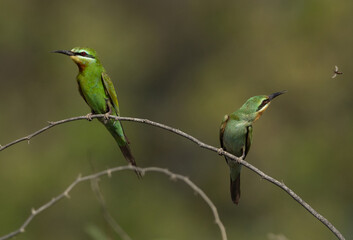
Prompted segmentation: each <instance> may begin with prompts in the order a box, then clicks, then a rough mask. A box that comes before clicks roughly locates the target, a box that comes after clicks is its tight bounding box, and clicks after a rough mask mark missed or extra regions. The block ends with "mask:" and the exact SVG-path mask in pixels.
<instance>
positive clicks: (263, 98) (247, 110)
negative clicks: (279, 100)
mask: <svg viewBox="0 0 353 240" xmlns="http://www.w3.org/2000/svg"><path fill="white" fill-rule="evenodd" d="M285 92H287V91H286V90H284V91H281V92H275V93H272V94H270V95H260V96H254V97H251V98H249V99H248V100H247V101H246V103H244V105H243V106H242V107H241V108H240V109H239V110H240V111H241V112H242V113H243V114H246V115H247V116H248V117H249V120H250V121H251V122H255V121H256V120H257V119H259V118H260V117H261V115H262V114H263V113H264V112H265V110H266V109H267V108H268V106H269V105H270V103H271V101H272V100H273V99H274V98H276V97H278V96H279V95H281V94H283V93H285Z"/></svg>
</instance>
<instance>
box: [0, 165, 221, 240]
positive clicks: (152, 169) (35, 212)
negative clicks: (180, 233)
mask: <svg viewBox="0 0 353 240" xmlns="http://www.w3.org/2000/svg"><path fill="white" fill-rule="evenodd" d="M124 170H133V171H135V170H137V171H139V172H142V174H144V173H147V172H158V173H163V174H165V175H167V176H169V177H170V179H173V180H175V179H178V180H181V181H183V182H184V183H186V185H188V186H189V187H190V188H192V189H193V190H194V191H195V192H196V193H198V194H199V195H200V196H201V198H202V199H203V200H204V201H205V202H206V203H207V205H208V206H209V207H210V208H211V210H212V213H213V216H214V218H215V223H216V224H217V225H218V227H219V230H220V232H221V236H222V240H227V235H226V231H225V228H224V226H223V223H222V222H221V220H220V218H219V215H218V212H217V208H216V207H215V205H214V204H213V202H212V201H211V200H210V199H209V198H208V197H207V195H206V194H205V193H204V192H203V191H202V190H201V189H200V188H199V187H198V186H197V185H196V184H195V183H193V182H192V181H191V180H190V179H189V178H187V177H185V176H183V175H180V174H175V173H173V172H171V171H169V170H168V169H163V168H158V167H147V168H138V167H134V166H132V165H128V166H119V167H115V168H109V169H107V170H104V171H101V172H97V173H94V174H91V175H87V176H84V177H81V176H80V175H79V176H78V178H77V179H76V180H75V181H74V182H73V183H71V184H70V185H69V186H68V187H67V188H66V189H65V191H64V192H63V193H61V194H60V195H58V196H57V197H55V198H53V199H52V200H50V201H49V202H47V203H46V204H44V205H42V206H41V207H39V208H38V209H37V210H35V209H34V208H32V210H31V215H30V216H29V217H28V218H27V219H26V221H25V222H24V223H23V224H22V226H21V227H20V228H19V229H17V230H16V231H14V232H11V233H9V234H7V235H5V236H2V237H0V240H6V239H10V238H12V237H14V236H16V235H18V234H20V233H23V232H24V231H25V229H26V227H27V226H28V224H29V223H30V222H31V221H32V220H33V218H34V217H35V216H37V215H38V214H40V213H41V212H43V211H44V210H46V209H48V208H49V207H51V206H53V205H54V204H55V203H57V202H58V201H59V200H61V199H63V198H64V197H65V196H67V195H68V194H69V193H70V191H71V190H72V189H73V188H74V187H75V186H76V185H77V184H79V183H81V182H85V181H90V180H94V179H97V178H99V177H101V176H104V175H107V176H108V177H109V175H110V174H111V173H113V172H120V171H124ZM128 239H129V238H128Z"/></svg>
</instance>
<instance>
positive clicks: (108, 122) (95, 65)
mask: <svg viewBox="0 0 353 240" xmlns="http://www.w3.org/2000/svg"><path fill="white" fill-rule="evenodd" d="M54 53H62V54H65V55H67V56H69V57H70V58H71V59H72V60H73V61H74V62H75V63H76V64H77V66H78V69H79V73H78V75H77V78H76V79H77V83H78V90H79V92H80V94H81V96H82V97H83V99H84V100H85V102H86V103H87V104H88V106H89V107H90V108H91V110H92V113H90V114H88V115H87V118H88V119H90V116H91V115H92V114H105V115H106V116H105V118H104V119H101V118H99V121H100V122H102V123H103V124H104V126H105V127H106V128H107V129H108V131H109V132H110V134H111V135H112V136H113V137H114V139H115V141H116V142H117V144H118V146H119V147H120V150H121V152H122V153H123V155H124V157H125V159H126V160H127V161H128V162H130V163H131V164H132V165H134V166H136V162H135V158H134V157H133V155H132V153H131V150H130V147H129V141H128V139H127V137H126V135H125V133H124V129H123V127H122V125H121V123H120V121H116V120H114V119H108V115H109V114H110V115H114V116H119V115H120V112H119V103H118V98H117V95H116V91H115V89H114V85H113V83H112V81H111V80H110V78H109V76H108V74H107V73H106V72H105V69H104V67H103V66H102V64H101V63H100V61H99V59H98V58H97V54H96V51H94V50H93V49H92V48H81V47H75V48H73V49H71V50H70V51H67V50H57V51H54ZM90 120H91V119H90ZM138 175H139V174H138Z"/></svg>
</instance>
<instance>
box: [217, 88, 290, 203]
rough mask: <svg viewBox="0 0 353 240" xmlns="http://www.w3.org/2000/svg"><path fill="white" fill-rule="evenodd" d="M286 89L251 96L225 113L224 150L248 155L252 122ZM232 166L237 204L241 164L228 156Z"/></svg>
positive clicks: (221, 129) (234, 196)
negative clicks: (227, 113) (231, 111)
mask: <svg viewBox="0 0 353 240" xmlns="http://www.w3.org/2000/svg"><path fill="white" fill-rule="evenodd" d="M285 92H286V91H281V92H276V93H273V94H270V95H268V96H267V95H260V96H255V97H251V98H250V99H248V100H247V101H246V102H245V104H244V105H243V106H242V107H241V108H239V109H238V110H236V111H235V112H233V113H232V114H230V115H225V116H224V118H223V121H222V124H221V128H220V135H219V137H220V142H221V147H222V148H223V150H225V151H227V152H229V153H231V154H233V155H235V156H236V157H242V156H243V157H244V158H245V157H246V155H247V154H248V152H249V149H250V146H251V141H252V124H253V123H254V122H255V121H256V120H257V119H259V118H260V116H261V115H262V114H263V113H264V111H265V110H266V109H267V107H268V106H269V105H270V102H271V101H272V100H273V99H274V98H275V97H277V96H279V95H281V94H283V93H285ZM226 162H227V164H228V166H229V168H230V194H231V198H232V201H233V202H234V203H235V204H238V203H239V199H240V170H241V166H242V165H241V164H239V163H237V162H236V161H235V160H232V159H229V158H227V157H226Z"/></svg>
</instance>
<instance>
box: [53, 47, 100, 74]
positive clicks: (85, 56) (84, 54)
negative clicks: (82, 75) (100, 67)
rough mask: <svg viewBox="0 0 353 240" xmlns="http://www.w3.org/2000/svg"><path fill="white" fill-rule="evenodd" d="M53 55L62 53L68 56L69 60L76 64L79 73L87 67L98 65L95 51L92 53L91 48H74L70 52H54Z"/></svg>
mask: <svg viewBox="0 0 353 240" xmlns="http://www.w3.org/2000/svg"><path fill="white" fill-rule="evenodd" d="M54 53H62V54H65V55H67V56H70V58H71V59H72V60H73V61H74V62H75V63H76V64H77V66H78V67H79V69H80V71H81V70H83V69H85V68H86V67H87V66H89V65H92V64H96V63H99V60H98V58H97V54H96V51H94V49H92V48H82V47H75V48H73V49H71V50H70V51H67V50H57V51H54Z"/></svg>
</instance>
